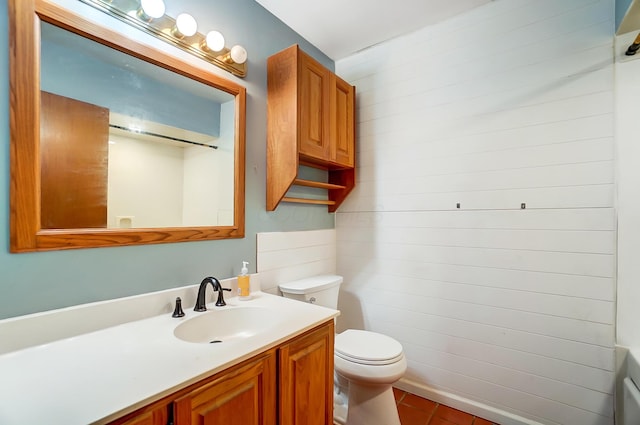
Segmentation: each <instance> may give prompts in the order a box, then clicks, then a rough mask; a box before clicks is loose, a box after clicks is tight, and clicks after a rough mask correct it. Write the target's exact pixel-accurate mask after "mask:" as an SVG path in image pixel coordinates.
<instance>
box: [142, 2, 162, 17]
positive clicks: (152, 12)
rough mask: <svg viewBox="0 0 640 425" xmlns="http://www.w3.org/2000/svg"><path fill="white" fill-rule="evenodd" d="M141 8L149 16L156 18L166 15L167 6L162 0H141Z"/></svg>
mask: <svg viewBox="0 0 640 425" xmlns="http://www.w3.org/2000/svg"><path fill="white" fill-rule="evenodd" d="M140 8H141V10H142V13H144V15H146V16H147V17H148V18H151V19H156V18H161V17H162V16H164V11H165V6H164V2H163V1H162V0H141V1H140Z"/></svg>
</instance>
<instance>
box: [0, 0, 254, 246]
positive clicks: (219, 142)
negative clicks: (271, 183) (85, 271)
mask: <svg viewBox="0 0 640 425" xmlns="http://www.w3.org/2000/svg"><path fill="white" fill-rule="evenodd" d="M8 6H9V8H8V9H9V21H10V22H9V23H10V28H11V31H10V43H9V44H10V46H11V48H10V49H9V71H10V74H9V86H10V93H11V96H10V119H9V123H10V128H9V134H10V172H11V179H10V184H11V187H10V250H11V252H29V251H44V250H57V249H72V248H88V247H112V246H123V245H141V244H151V243H170V242H188V241H204V240H215V239H228V238H242V237H244V223H245V220H244V212H245V207H244V206H245V203H244V187H245V176H244V170H245V166H244V159H245V120H246V118H245V108H246V89H245V88H244V87H243V86H242V85H240V84H237V83H235V82H233V81H230V80H227V79H226V78H222V77H220V76H218V75H216V74H212V73H211V72H209V71H207V70H206V69H208V68H210V67H211V65H210V64H205V66H204V67H200V66H196V65H193V64H192V63H191V62H189V61H183V60H181V59H179V58H178V57H176V56H171V55H169V54H166V53H164V52H163V51H161V50H158V49H156V48H153V47H150V46H148V45H143V44H140V43H138V42H136V41H135V40H134V39H133V38H132V37H130V36H125V35H123V34H120V33H118V32H115V31H112V30H110V29H109V28H106V27H103V26H101V25H99V24H97V23H95V22H92V21H88V20H86V19H84V18H83V17H82V16H80V15H78V14H76V13H75V12H72V11H70V10H68V9H65V8H63V7H61V6H59V5H58V4H56V3H53V2H50V1H48V0H8ZM192 61H196V59H193V58H192Z"/></svg>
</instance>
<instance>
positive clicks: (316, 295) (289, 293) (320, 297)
mask: <svg viewBox="0 0 640 425" xmlns="http://www.w3.org/2000/svg"><path fill="white" fill-rule="evenodd" d="M341 283H342V276H338V275H319V276H313V277H308V278H305V279H301V280H296V281H293V282H288V283H282V284H280V286H279V287H280V290H281V291H282V294H283V295H284V296H285V298H293V299H295V300H298V301H304V302H308V303H311V304H318V305H321V306H323V307H329V308H333V309H337V308H338V293H339V291H340V284H341Z"/></svg>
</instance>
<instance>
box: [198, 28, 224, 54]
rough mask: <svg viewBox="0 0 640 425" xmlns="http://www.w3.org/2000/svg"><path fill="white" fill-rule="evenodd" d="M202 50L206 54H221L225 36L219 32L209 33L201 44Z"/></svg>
mask: <svg viewBox="0 0 640 425" xmlns="http://www.w3.org/2000/svg"><path fill="white" fill-rule="evenodd" d="M200 48H201V49H202V50H204V51H205V52H220V51H222V49H224V36H223V35H222V33H221V32H219V31H209V32H208V33H207V35H206V36H205V38H204V40H202V43H200Z"/></svg>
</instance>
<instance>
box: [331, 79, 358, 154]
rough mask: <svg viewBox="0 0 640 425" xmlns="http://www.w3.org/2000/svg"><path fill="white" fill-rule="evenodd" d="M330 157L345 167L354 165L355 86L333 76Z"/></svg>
mask: <svg viewBox="0 0 640 425" xmlns="http://www.w3.org/2000/svg"><path fill="white" fill-rule="evenodd" d="M332 90H333V93H332V99H331V105H332V107H333V110H332V111H331V120H332V121H331V140H332V143H331V148H332V152H331V157H332V158H333V159H334V160H335V162H337V163H338V164H340V165H344V166H345V167H353V166H354V157H355V152H354V151H355V91H356V89H355V87H353V86H352V85H350V84H349V83H347V82H346V81H344V80H342V79H341V78H339V77H335V84H333V85H332Z"/></svg>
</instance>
